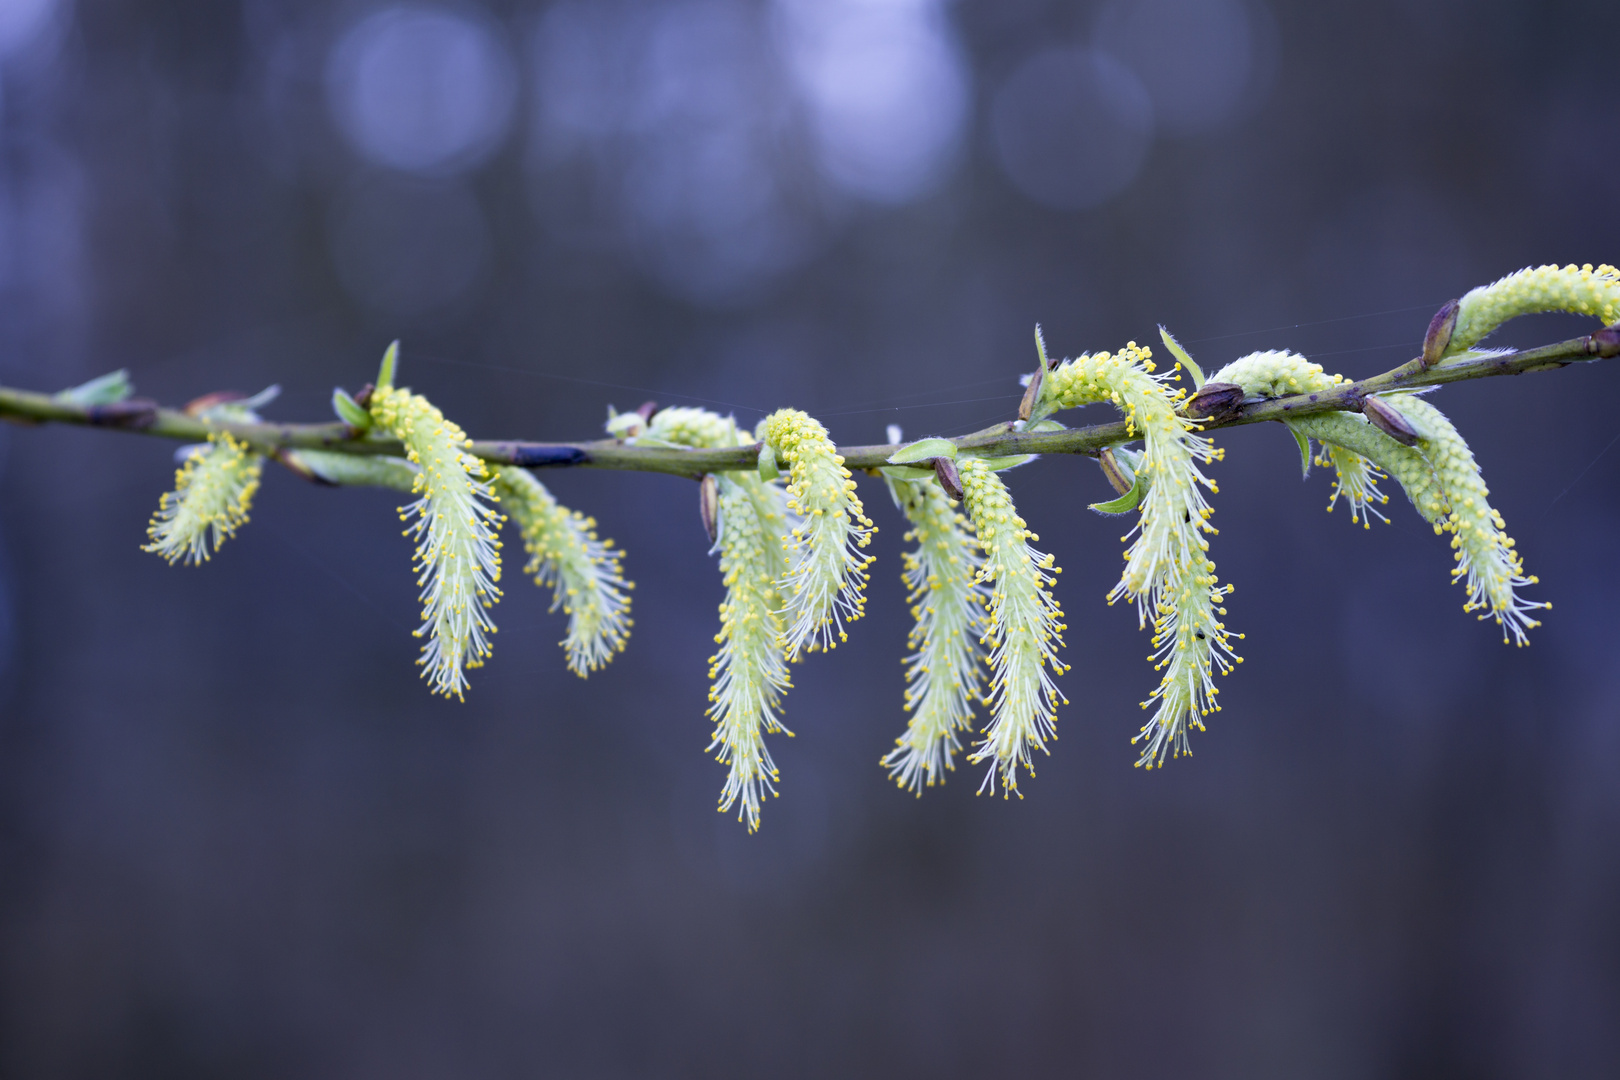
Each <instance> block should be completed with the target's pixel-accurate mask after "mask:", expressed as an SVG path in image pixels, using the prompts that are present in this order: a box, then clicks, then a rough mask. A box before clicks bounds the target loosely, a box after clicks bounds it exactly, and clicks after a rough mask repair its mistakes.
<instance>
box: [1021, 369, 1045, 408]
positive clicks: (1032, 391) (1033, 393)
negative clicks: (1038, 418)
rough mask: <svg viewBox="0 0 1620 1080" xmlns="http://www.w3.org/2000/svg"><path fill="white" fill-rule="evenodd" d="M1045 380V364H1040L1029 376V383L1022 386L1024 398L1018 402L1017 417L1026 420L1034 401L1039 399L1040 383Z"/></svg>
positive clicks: (1033, 406)
mask: <svg viewBox="0 0 1620 1080" xmlns="http://www.w3.org/2000/svg"><path fill="white" fill-rule="evenodd" d="M1045 381H1046V365H1045V364H1041V365H1040V366H1039V367H1037V368H1036V369H1035V374H1033V375H1031V376H1030V377H1029V385H1028V386H1026V387H1024V399H1023V400H1022V401H1020V402H1019V403H1018V419H1020V420H1028V419H1029V418H1030V415H1031V414H1032V413H1034V411H1035V403H1036V402H1038V401H1040V400H1041V383H1043V382H1045Z"/></svg>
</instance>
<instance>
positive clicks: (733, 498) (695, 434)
mask: <svg viewBox="0 0 1620 1080" xmlns="http://www.w3.org/2000/svg"><path fill="white" fill-rule="evenodd" d="M637 438H638V439H644V440H650V441H653V442H655V443H665V444H674V445H677V446H693V447H706V448H711V449H712V448H719V447H726V446H742V445H747V444H749V443H751V442H752V441H753V440H752V439H751V437H750V436H749V435H747V434H745V433H743V432H740V431H739V430H738V429H737V425H736V422H735V421H733V420H732V419H731V418H730V417H723V416H720V415H718V414H716V413H713V412H710V411H708V410H707V409H695V408H674V409H661V410H659V411H658V412H656V413H654V414H653V416H652V419H651V421H650V422H649V423H648V424H647V425H646V429H645V432H644V433H643V434H642V435H640V436H638V437H637ZM715 480H716V485H717V489H718V503H719V505H718V507H717V510H716V514H715V524H716V528H717V537H716V540H715V550H716V551H718V552H719V553H720V576H721V580H722V582H723V583H724V585H725V588H726V598H725V601H724V602H723V603H721V605H720V632H719V633H718V634H716V635H715V639H714V640H715V643H716V644H717V645H719V650H718V651H717V652H716V653H715V655H713V656H711V657H710V658H709V678H710V680H712V682H711V685H710V688H709V709H708V714H707V715H708V717H709V719H710V720H712V721H713V722H714V731H713V734H712V736H711V738H710V741H709V746H708V749H709V751H710V752H711V753H713V754H714V755H715V759H716V760H718V761H719V762H720V763H721V764H722V765H726V766H728V771H727V775H726V782H725V785H724V787H723V788H722V789H721V792H720V805H719V809H720V810H721V812H727V811H730V810H731V809H732V808H733V807H737V819H738V820H739V821H742V822H744V823H746V824H747V826H748V831H749V832H755V831H757V830H758V829H759V824H760V807H761V805H762V804H763V802H764V797H765V795H766V794H770V795H775V794H776V784H777V782H778V780H779V774H778V772H777V768H776V764H775V762H773V761H772V760H771V754H770V749H769V748H768V747H767V746H766V744H765V737H766V736H767V735H771V734H776V733H780V734H783V735H789V736H791V735H792V734H793V733H792V732H791V731H789V730H787V728H785V727H784V726H783V725H782V722H781V704H782V695H783V694H784V693H785V692H786V691H787V690H788V688H789V687H790V686H791V682H790V680H789V678H788V667H787V658H786V655H785V651H784V644H783V643H784V637H785V627H784V623H783V616H782V611H783V608H784V606H785V605H784V602H783V597H782V581H783V580H784V579H785V577H786V576H787V573H788V561H787V552H786V548H787V545H788V543H789V540H790V532H791V529H792V528H793V526H795V525H797V524H798V522H799V519H798V517H797V516H796V515H794V514H792V513H791V512H789V511H788V509H787V498H788V495H787V492H786V491H784V490H783V488H782V485H781V483H780V482H770V483H767V482H766V481H764V480H762V479H760V476H759V474H758V473H757V472H735V473H724V474H721V475H718V476H717V477H716V478H715Z"/></svg>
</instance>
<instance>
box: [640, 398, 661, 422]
mask: <svg viewBox="0 0 1620 1080" xmlns="http://www.w3.org/2000/svg"><path fill="white" fill-rule="evenodd" d="M657 411H658V402H656V401H643V402H642V403H641V408H639V409H637V410H636V415H637V416H639V417H641V422H642V423H643V424H650V423H652V418H653V413H655V412H657Z"/></svg>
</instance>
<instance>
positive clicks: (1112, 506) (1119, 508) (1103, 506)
mask: <svg viewBox="0 0 1620 1080" xmlns="http://www.w3.org/2000/svg"><path fill="white" fill-rule="evenodd" d="M1146 494H1147V482H1146V481H1145V480H1144V479H1143V478H1142V474H1141V473H1137V474H1136V483H1134V484H1132V485H1131V490H1129V491H1127V492H1126V493H1125V494H1123V495H1121V496H1120V497H1119V498H1117V499H1115V500H1114V501H1113V502H1105V503H1092V504H1091V508H1092V509H1093V510H1095V511H1097V513H1099V514H1128V513H1130V512H1131V511H1132V510H1135V509H1136V506H1137V504H1138V503H1140V502H1141V501H1142V496H1143V495H1146Z"/></svg>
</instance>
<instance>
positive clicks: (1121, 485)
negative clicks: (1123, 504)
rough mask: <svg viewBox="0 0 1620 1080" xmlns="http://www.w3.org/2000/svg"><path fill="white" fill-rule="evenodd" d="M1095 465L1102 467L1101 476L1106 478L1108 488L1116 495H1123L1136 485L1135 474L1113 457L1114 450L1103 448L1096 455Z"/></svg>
mask: <svg viewBox="0 0 1620 1080" xmlns="http://www.w3.org/2000/svg"><path fill="white" fill-rule="evenodd" d="M1097 464H1098V465H1101V466H1102V471H1103V475H1104V476H1106V477H1107V478H1108V486H1109V487H1111V488H1113V489H1114V491H1115V492H1116V493H1117V494H1120V495H1123V494H1125V493H1126V492H1127V491H1130V490H1131V488H1132V487H1133V486H1135V484H1136V473H1135V471H1134V470H1132V469H1130V468H1129V467H1128V466H1126V465H1125V464H1124V463H1123V462H1121V461H1120V460H1119V458H1117V457H1116V456H1114V448H1113V447H1111V446H1105V447H1103V448H1102V451H1101V452H1100V453H1098V455H1097Z"/></svg>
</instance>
